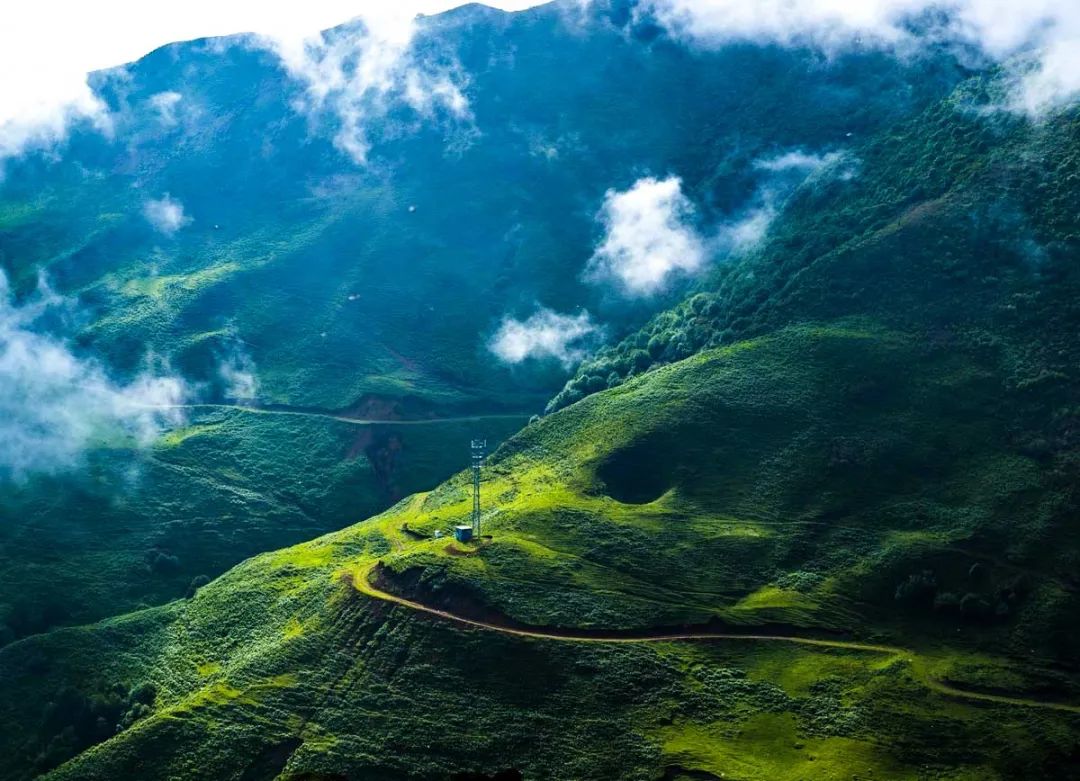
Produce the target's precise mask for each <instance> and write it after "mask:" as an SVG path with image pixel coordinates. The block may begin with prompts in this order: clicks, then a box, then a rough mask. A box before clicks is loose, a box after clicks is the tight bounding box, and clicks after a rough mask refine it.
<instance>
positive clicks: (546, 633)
mask: <svg viewBox="0 0 1080 781" xmlns="http://www.w3.org/2000/svg"><path fill="white" fill-rule="evenodd" d="M375 566H376V564H371V565H370V566H368V567H366V568H365V569H363V570H362V571H361V572H359V573H358V574H357V575H356V577H354V578H353V585H354V587H355V588H356V589H357V590H358V591H359V592H360V593H361V594H364V595H365V596H367V597H370V598H371V599H378V600H381V601H383V602H389V603H391V604H394V605H398V606H401V607H405V608H408V609H409V610H414V611H417V612H419V613H426V614H427V615H430V616H435V617H436V618H440V619H443V620H446V621H450V622H452V623H455V624H459V625H461V626H467V627H471V628H474V629H481V630H484V631H488V632H498V633H499V634H502V635H510V636H513V637H524V638H532V639H535V640H554V641H556V642H569V643H594V644H635V643H670V642H685V641H708V640H723V641H734V642H765V643H790V644H795V645H803V646H810V647H814V648H836V649H841V650H846V651H864V652H867V653H877V654H884V655H888V656H895V657H901V658H903V659H904V661H906V662H908V663H909V664H910V665H911V670H912V673H913V675H914V676H915V677H916V678H917V679H918V680H919V681H920V682H921V683H922V684H923V685H925V686H926V687H927V688H928V689H930V690H931V691H933V692H936V693H938V694H942V695H945V696H949V697H955V698H959V699H966V700H975V701H978V702H988V703H993V704H995V705H1015V706H1021V707H1028V708H1045V709H1048V710H1055V711H1063V712H1066V713H1080V705H1070V704H1068V703H1064V702H1052V701H1047V700H1035V699H1029V698H1024V697H1009V696H1007V695H1004V694H990V693H987V692H977V691H969V690H967V689H960V688H958V687H956V686H952V685H950V684H947V683H944V682H942V681H940V680H938V679H936V678H934V677H933V676H932V675H931V674H930V672H929V670H928V666H927V661H926V660H925V659H922V658H920V657H919V656H918V654H916V652H915V651H912V650H911V649H908V648H901V647H899V646H894V645H880V644H876V643H860V642H857V641H854V640H829V639H825V638H817V637H799V636H797V635H764V634H738V633H732V632H714V631H709V630H705V629H703V630H700V631H694V630H687V631H678V632H671V631H663V630H646V631H644V632H642V633H640V634H632V635H629V634H624V635H620V634H603V633H602V632H596V633H593V632H589V633H587V634H586V633H585V632H584V631H581V630H579V631H575V630H573V629H560V628H556V627H548V628H541V627H538V628H535V629H527V628H521V627H511V626H504V625H500V624H497V623H493V622H489V621H482V620H480V619H475V618H467V617H465V616H461V615H457V614H455V613H452V612H450V611H448V610H441V609H439V608H434V607H430V606H428V605H425V604H423V603H421V602H415V601H413V600H411V599H406V598H405V597H401V596H398V595H396V594H391V593H389V592H387V591H383V590H382V589H379V588H377V587H376V586H375V585H374V584H372V582H371V580H370V578H369V575H370V574H371V571H372V570H373V569H374V568H375Z"/></svg>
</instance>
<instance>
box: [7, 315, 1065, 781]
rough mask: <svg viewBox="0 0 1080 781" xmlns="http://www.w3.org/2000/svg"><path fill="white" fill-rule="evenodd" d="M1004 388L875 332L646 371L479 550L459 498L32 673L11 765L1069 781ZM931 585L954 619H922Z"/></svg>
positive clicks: (1058, 591)
mask: <svg viewBox="0 0 1080 781" xmlns="http://www.w3.org/2000/svg"><path fill="white" fill-rule="evenodd" d="M993 370H994V366H993V361H992V360H991V359H990V358H988V357H986V356H978V355H971V354H968V355H960V354H955V353H952V352H950V351H948V350H943V349H941V348H937V347H932V346H926V345H923V344H921V343H919V342H918V341H916V340H912V339H911V338H909V337H908V336H906V335H905V334H903V333H899V332H893V331H887V330H882V329H880V328H878V327H876V326H874V325H873V324H872V323H869V322H866V321H848V322H840V323H831V324H822V325H816V326H810V325H808V326H802V327H798V328H792V329H788V330H785V331H781V332H778V333H777V334H775V335H773V336H769V337H763V338H760V339H756V340H753V341H749V342H744V343H739V344H736V345H732V346H730V347H728V348H724V349H720V350H714V351H710V352H706V353H703V354H701V355H699V356H697V357H695V358H692V359H690V360H686V361H683V362H681V363H678V364H673V365H671V366H669V367H666V368H663V369H660V370H657V371H654V372H650V373H649V374H647V375H644V376H643V377H641V378H638V379H635V380H633V381H631V382H629V383H626V384H625V385H623V386H620V387H619V388H617V389H614V390H611V391H608V392H605V393H602V394H598V395H595V396H593V397H590V398H589V399H586V400H585V401H583V402H580V403H578V404H575V405H573V406H571V407H569V408H567V409H565V410H563V411H561V412H559V413H556V414H554V415H552V416H549V417H548V418H545V419H543V420H541V421H539V422H537V423H534V424H532V425H530V426H529V427H527V428H526V429H525V430H524V431H523V432H522V433H520V434H519V435H518V436H516V437H514V438H513V439H511V440H510V441H509V442H508V443H507V444H505V445H504V446H503V447H502V448H500V450H499V451H498V452H497V453H496V454H494V455H493V457H492V458H491V459H490V462H489V465H488V467H487V470H486V474H485V478H484V483H483V492H484V498H485V506H486V508H487V509H486V511H485V514H484V532H485V534H490V539H485V540H483V541H481V542H480V543H479V544H475V543H456V542H453V541H452V540H451V539H449V538H447V537H445V536H443V537H441V538H439V539H435V537H434V533H435V532H436V531H442V530H445V529H447V528H448V527H450V526H452V525H453V524H455V523H459V522H462V521H464V520H466V518H467V517H468V512H469V509H470V507H471V502H470V501H469V497H468V485H469V483H468V477H467V475H465V474H462V475H460V476H459V477H457V478H455V479H453V480H451V481H449V482H448V483H446V484H444V485H442V486H441V487H439V488H437V489H436V490H434V491H432V492H430V493H427V494H417V495H414V496H412V497H409V498H407V499H404V500H402V501H401V502H400V503H399V504H398V505H396V506H395V507H394V508H392V509H391V510H389V511H387V512H386V513H384V514H383V515H381V516H377V517H376V518H374V519H372V520H370V521H367V522H364V523H361V524H358V525H356V526H353V527H351V528H349V529H346V530H344V531H341V532H337V533H334V534H331V535H329V536H326V537H323V538H320V539H317V540H315V541H312V542H309V543H305V544H302V545H299V546H296V547H293V548H288V549H285V550H282V551H278V552H274V553H268V554H264V555H261V556H258V557H256V558H254V559H251V560H249V561H247V562H245V563H243V564H242V565H240V566H238V567H236V568H235V569H233V570H232V571H230V572H229V573H227V574H226V575H225V576H223V577H222V578H220V579H218V580H216V581H214V582H213V583H211V584H209V585H207V586H205V587H203V588H202V589H200V590H199V591H198V592H197V593H196V594H195V596H194V597H193V598H191V599H188V600H185V601H181V602H176V603H173V604H170V605H167V606H165V607H161V608H155V609H151V610H146V611H143V612H141V613H137V614H133V615H130V616H127V617H124V618H117V619H110V620H108V621H106V622H103V623H101V624H98V625H95V626H91V627H86V628H76V629H65V630H60V631H57V632H53V633H50V634H48V635H45V636H40V637H36V638H30V639H27V640H24V641H22V642H20V643H17V644H15V645H13V646H10V647H9V648H7V649H6V650H5V651H3V652H2V653H0V678H2V680H3V682H4V683H5V688H4V690H3V694H0V718H2V720H3V724H4V725H5V732H4V736H5V737H4V741H5V750H4V751H3V752H0V756H3V760H2V762H3V763H4V764H3V765H2V766H0V769H2V770H3V771H4V772H5V773H7V774H8V775H10V776H11V777H13V778H25V777H28V776H29V775H31V773H32V772H34V771H35V770H36V771H41V770H46V769H50V768H55V769H53V770H52V773H51V774H49V775H48V776H46V777H47V778H50V779H107V778H108V779H113V778H121V777H136V776H137V777H140V778H146V779H157V778H162V779H165V778H170V779H185V780H186V779H225V778H227V779H244V780H246V781H255V780H256V779H259V780H261V779H265V780H266V781H272V780H273V779H292V780H293V781H299V779H309V780H310V779H323V780H324V781H326V780H327V779H334V780H335V781H340V779H350V780H351V781H356V779H413V778H416V779H446V778H453V777H454V776H455V774H457V773H463V772H468V771H477V772H483V773H487V774H493V773H495V772H497V771H502V770H509V769H517V770H519V771H521V772H523V773H524V774H525V777H526V778H530V779H533V778H550V779H574V780H575V781H581V780H582V779H613V778H619V779H623V778H625V779H642V781H645V780H649V781H655V779H660V778H667V779H681V778H695V779H700V778H706V779H707V778H737V779H744V780H745V781H775V780H776V779H852V778H864V779H869V778H883V779H912V780H914V779H970V780H971V781H974V779H1013V778H1022V777H1031V776H1024V775H1023V773H1034V774H1035V776H1036V777H1054V778H1069V777H1074V776H1075V772H1074V770H1073V769H1072V768H1073V767H1074V766H1073V765H1071V764H1070V761H1071V760H1072V759H1074V758H1075V752H1076V750H1077V747H1078V745H1080V743H1078V741H1080V716H1078V715H1077V714H1076V713H1074V712H1072V711H1070V710H1068V709H1055V706H1061V705H1063V704H1064V705H1068V704H1069V703H1072V704H1076V703H1077V702H1078V701H1080V693H1078V691H1077V687H1076V685H1075V680H1074V678H1073V677H1071V676H1070V674H1069V673H1068V671H1067V665H1066V664H1064V663H1065V662H1066V660H1065V659H1063V658H1062V656H1061V655H1060V654H1059V651H1060V649H1058V648H1056V647H1055V646H1054V644H1053V642H1052V641H1051V640H1050V639H1048V637H1049V636H1048V635H1045V633H1044V636H1042V637H1036V636H1034V635H1033V633H1032V632H1031V627H1032V626H1033V625H1035V624H1036V623H1038V624H1040V625H1042V626H1049V625H1052V623H1053V618H1054V616H1055V615H1056V614H1055V611H1065V613H1066V614H1068V612H1069V610H1070V609H1071V604H1072V602H1071V600H1072V597H1071V591H1070V590H1069V588H1068V583H1067V582H1065V581H1064V579H1063V573H1061V572H1060V571H1059V569H1058V564H1057V562H1056V560H1055V554H1054V552H1053V551H1051V550H1047V549H1045V548H1044V547H1043V548H1036V547H1032V548H1030V549H1026V550H1025V549H1017V550H1016V551H1015V553H1014V554H1013V553H1012V552H1010V551H1006V553H1004V554H1002V553H1001V550H1002V548H995V547H991V541H993V540H994V539H995V538H996V537H997V536H998V535H1001V534H1004V533H1006V532H1007V533H1008V534H1009V535H1011V536H1012V537H1016V538H1019V537H1020V536H1022V535H1023V534H1026V533H1028V532H1029V531H1030V529H1032V528H1036V527H1037V526H1039V525H1041V527H1042V528H1050V527H1052V525H1053V523H1054V519H1053V518H1052V516H1051V515H1047V514H1046V512H1048V511H1046V512H1044V511H1040V510H1039V509H1038V507H1037V506H1033V505H1031V504H1030V503H1026V502H1025V501H1024V499H1025V497H1027V496H1029V495H1030V493H1031V492H1032V491H1034V490H1036V489H1037V490H1038V491H1039V492H1040V495H1048V494H1049V493H1052V491H1053V490H1054V489H1053V485H1052V476H1050V475H1048V474H1047V473H1046V471H1045V470H1044V469H1042V468H1041V467H1040V465H1039V464H1037V463H1034V462H1032V461H1031V460H1030V459H1028V458H1026V457H1024V456H1022V455H1019V454H1017V453H1015V452H1013V451H1012V450H1011V449H1010V446H1009V440H1008V437H1007V416H1004V415H997V414H994V410H993V409H988V405H992V404H993V400H994V399H996V398H999V395H1000V394H999V392H998V390H997V385H996V384H995V382H994V381H993V376H994V375H993ZM1020 505H1024V506H1026V507H1027V511H1026V516H1025V517H1023V518H1018V516H1017V514H1016V512H1015V510H1016V508H1017V506H1020ZM1040 512H1043V515H1040ZM991 551H996V552H997V553H998V554H1000V555H993V556H992V555H991V553H990V552H991ZM1006 559H1007V560H1006ZM976 565H978V566H976ZM928 570H932V571H933V577H934V579H935V583H936V585H935V586H934V587H933V588H932V589H931V588H930V587H929V586H926V585H925V584H924V586H925V588H927V589H930V591H931V593H929V595H928V598H927V599H925V600H922V599H909V598H908V597H909V596H910V595H909V593H908V592H909V591H912V590H913V587H911V588H909V587H906V586H905V584H907V583H909V581H910V576H911V575H913V574H914V575H916V576H917V578H916V580H918V577H921V576H922V574H923V573H924V572H925V571H928ZM1019 581H1023V582H1024V583H1023V585H1021V584H1020V582H1019ZM371 584H374V586H372V585H371ZM377 590H383V591H384V592H391V593H396V594H398V595H400V596H401V597H403V598H406V599H411V600H415V601H417V602H419V603H421V604H423V605H425V606H428V607H431V608H433V609H444V610H448V611H451V612H454V613H457V614H460V615H463V616H471V617H473V618H474V619H477V620H480V621H484V622H488V623H490V624H493V625H494V626H496V627H497V626H511V625H513V626H517V627H525V628H528V627H530V626H531V627H535V628H537V629H540V630H544V631H548V632H552V631H554V632H556V633H557V632H558V631H563V630H559V627H563V628H568V627H573V628H577V629H582V628H585V629H588V630H591V631H593V632H602V631H605V630H611V631H612V632H613V636H614V635H618V633H619V630H638V631H642V630H647V629H648V628H649V627H665V626H674V625H687V626H696V625H701V624H704V623H705V622H708V621H712V622H713V624H712V625H713V627H714V628H715V629H719V630H724V631H729V632H735V633H742V634H760V635H766V636H767V635H770V634H777V633H778V634H784V635H787V636H795V637H804V638H825V639H830V640H839V641H841V645H842V643H843V641H844V640H845V639H846V638H855V639H859V640H861V641H862V642H864V643H865V642H867V641H869V644H870V645H872V646H873V647H874V648H873V649H871V648H867V647H866V646H865V645H864V646H862V647H856V646H854V645H852V646H849V647H824V646H807V645H801V644H798V643H792V642H788V641H779V640H769V639H767V638H763V639H760V640H756V641H755V640H727V641H724V640H711V641H693V640H687V641H667V642H654V643H639V644H638V643H604V642H582V641H576V640H573V639H569V638H566V639H555V638H548V639H543V638H528V637H523V636H510V635H505V634H502V633H500V632H499V631H497V630H496V629H495V628H479V627H475V626H474V627H467V626H463V625H456V624H453V623H449V622H447V621H445V620H442V619H436V618H432V617H430V616H429V615H427V614H425V613H423V612H422V611H420V610H418V609H416V608H414V607H413V608H410V607H408V606H405V605H394V604H393V603H388V602H386V601H384V600H383V599H380V598H378V597H377V596H375V595H376V594H377ZM953 592H956V593H961V594H962V595H963V598H964V599H966V600H967V601H966V602H965V604H966V607H963V608H962V606H961V604H959V601H958V602H957V603H956V604H953V603H952V602H950V601H949V598H947V595H948V594H950V593H953ZM968 594H972V595H974V596H973V597H971V598H968V597H967V595H968ZM972 600H982V601H985V602H987V603H991V602H993V604H994V606H995V608H996V607H997V601H1002V602H1004V603H1006V604H1007V605H1008V609H1007V610H1006V611H1004V612H1000V613H999V612H997V611H996V610H995V611H994V612H993V613H992V614H985V613H981V612H978V611H976V610H975V608H974V607H972ZM875 649H876V650H875ZM965 693H966V694H965ZM981 695H985V697H984V699H976V698H975V697H977V696H981ZM994 697H998V698H999V699H994ZM117 723H118V724H120V725H121V729H120V730H119V731H117V730H116V727H115V726H114V725H115V724H117ZM80 751H81V753H79V752H80ZM69 758H70V759H69ZM65 760H68V761H66V762H65ZM1070 773H1072V774H1073V776H1070Z"/></svg>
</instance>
